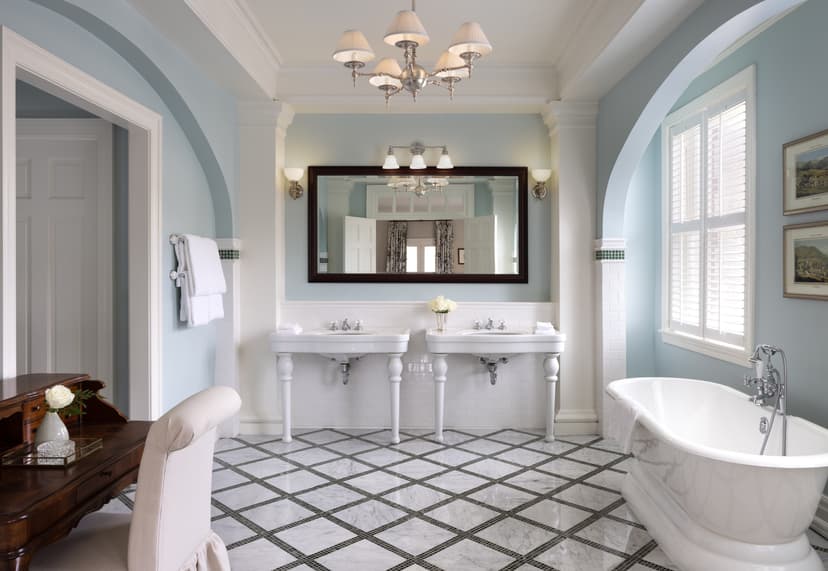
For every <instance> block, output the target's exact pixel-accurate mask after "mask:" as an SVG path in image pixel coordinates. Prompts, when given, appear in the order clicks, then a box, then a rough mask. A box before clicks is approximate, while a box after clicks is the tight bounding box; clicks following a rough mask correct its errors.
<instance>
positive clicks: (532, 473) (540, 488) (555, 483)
mask: <svg viewBox="0 0 828 571" xmlns="http://www.w3.org/2000/svg"><path fill="white" fill-rule="evenodd" d="M505 483H506V484H511V485H513V486H518V487H521V488H524V489H527V490H530V491H533V492H537V493H539V494H548V493H549V492H551V491H552V490H555V489H557V488H560V487H561V486H564V485H566V484H568V483H569V480H567V479H565V478H559V477H557V476H553V475H551V474H545V473H543V472H538V471H536V470H528V471H526V472H523V473H522V474H518V475H517V476H513V477H511V478H509V479H507V480H505Z"/></svg>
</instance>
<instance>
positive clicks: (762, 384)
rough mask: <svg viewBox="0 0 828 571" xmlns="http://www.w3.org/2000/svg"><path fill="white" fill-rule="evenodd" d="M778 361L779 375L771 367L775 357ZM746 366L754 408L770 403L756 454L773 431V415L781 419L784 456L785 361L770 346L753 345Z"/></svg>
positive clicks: (786, 368)
mask: <svg viewBox="0 0 828 571" xmlns="http://www.w3.org/2000/svg"><path fill="white" fill-rule="evenodd" d="M777 354H778V355H780V356H781V357H782V373H781V374H780V372H779V369H777V368H776V367H774V365H773V357H774V356H775V355H777ZM748 362H749V363H750V364H751V366H752V367H753V375H745V386H746V387H754V388H755V389H756V394H755V395H753V396H752V397H751V400H752V401H753V402H754V404H756V405H758V406H764V405H765V404H767V403H768V401H770V400H771V399H775V400H774V402H773V413H772V414H771V419H770V423H769V425H768V427H767V430H766V431H765V433H764V434H765V439H764V441H763V442H762V448H761V449H760V450H759V454H764V453H765V448H766V447H767V445H768V438H770V434H771V431H772V430H773V421H774V420H775V419H776V415H777V411H778V413H779V415H780V416H782V455H783V456H787V453H788V406H787V402H788V359H787V358H786V357H785V351H783V350H782V349H780V348H779V347H774V346H773V345H757V346H756V349H755V350H754V351H753V355H752V356H751V358H750V359H748Z"/></svg>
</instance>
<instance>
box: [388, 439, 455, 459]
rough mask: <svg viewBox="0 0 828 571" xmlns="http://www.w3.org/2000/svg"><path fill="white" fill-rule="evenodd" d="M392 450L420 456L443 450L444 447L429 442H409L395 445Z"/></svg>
mask: <svg viewBox="0 0 828 571" xmlns="http://www.w3.org/2000/svg"><path fill="white" fill-rule="evenodd" d="M392 448H395V449H397V450H400V451H402V452H408V453H409V454H415V455H420V454H427V453H428V452H433V451H434V450H439V449H440V448H443V445H442V444H439V443H437V442H432V441H429V440H409V441H408V442H401V443H400V444H395V445H394V446H393V447H392Z"/></svg>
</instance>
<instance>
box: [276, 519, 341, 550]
mask: <svg viewBox="0 0 828 571" xmlns="http://www.w3.org/2000/svg"><path fill="white" fill-rule="evenodd" d="M276 537H278V538H279V539H281V540H282V541H284V542H286V543H288V544H290V545H291V546H293V547H295V548H296V549H298V550H299V551H301V552H302V553H304V554H305V555H312V554H314V553H316V552H318V551H321V550H323V549H327V548H328V547H332V546H334V545H337V544H339V543H342V542H343V541H346V540H348V539H351V538H352V537H356V536H355V535H354V534H353V533H351V532H350V531H348V530H347V529H345V528H344V527H340V526H338V525H336V524H335V523H333V522H331V521H328V520H327V519H324V518H320V519H315V520H311V521H309V522H307V523H303V524H300V525H297V526H296V527H291V528H289V529H286V530H284V531H280V532H279V533H277V534H276Z"/></svg>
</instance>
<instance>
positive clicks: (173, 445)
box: [30, 387, 241, 571]
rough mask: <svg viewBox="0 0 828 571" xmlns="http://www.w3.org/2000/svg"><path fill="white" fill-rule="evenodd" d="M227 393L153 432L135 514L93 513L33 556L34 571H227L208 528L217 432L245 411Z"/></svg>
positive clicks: (193, 402) (186, 408)
mask: <svg viewBox="0 0 828 571" xmlns="http://www.w3.org/2000/svg"><path fill="white" fill-rule="evenodd" d="M240 405H241V399H239V395H238V393H236V391H234V390H233V389H231V388H229V387H213V388H210V389H207V390H205V391H202V392H200V393H198V394H195V395H193V396H191V397H190V398H188V399H187V400H185V401H184V402H182V403H181V404H179V405H178V406H176V407H175V408H173V409H172V410H170V411H169V412H168V413H167V414H165V415H164V416H162V417H161V418H160V419H158V421H156V422H155V423H154V424H153V425H152V427H151V428H150V431H149V434H148V436H147V441H146V445H145V446H144V455H143V456H142V457H141V467H140V468H139V470H138V489H137V492H136V495H135V509H134V512H133V514H132V516H131V517H130V516H129V515H128V514H125V515H122V514H110V513H93V514H90V515H88V516H86V517H85V518H83V519H82V520H81V523H80V525H78V528H77V529H75V530H74V531H73V532H72V533H71V534H69V537H67V538H66V539H63V540H61V541H58V542H57V543H54V544H52V545H50V546H48V547H46V548H44V549H43V550H41V551H38V552H36V553H35V554H34V557H33V559H32V563H31V566H30V569H31V570H32V571H35V570H36V571H47V570H49V571H51V570H55V571H57V570H60V571H70V570H78V571H80V570H83V571H117V570H122V569H124V570H128V571H227V570H229V569H230V562H229V560H228V557H227V550H226V548H225V547H224V543H223V542H222V540H221V539H220V538H219V537H218V535H216V534H215V533H214V532H213V531H212V530H211V529H210V511H211V510H210V490H211V480H212V473H213V449H214V446H215V442H216V427H217V425H219V424H220V423H221V422H222V421H224V420H225V419H227V418H229V417H230V416H231V415H233V414H235V413H236V412H237V411H238V410H239V406H240Z"/></svg>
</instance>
